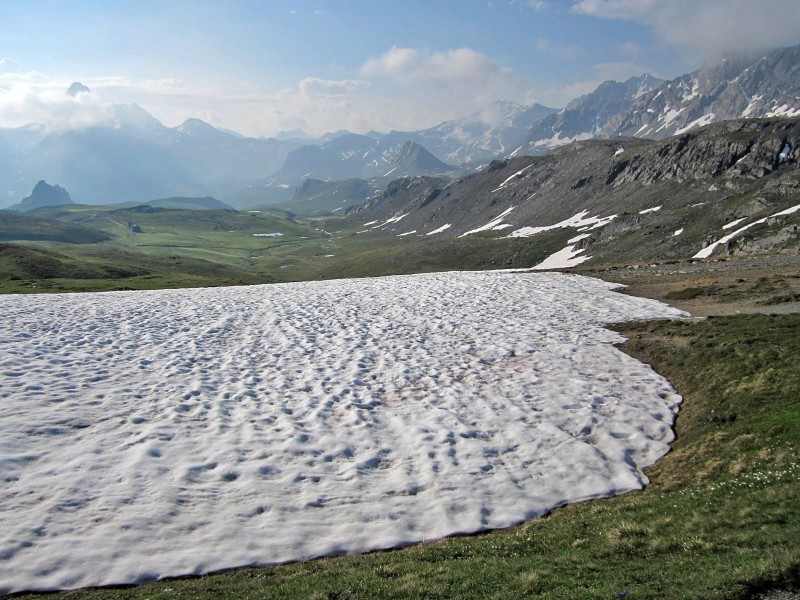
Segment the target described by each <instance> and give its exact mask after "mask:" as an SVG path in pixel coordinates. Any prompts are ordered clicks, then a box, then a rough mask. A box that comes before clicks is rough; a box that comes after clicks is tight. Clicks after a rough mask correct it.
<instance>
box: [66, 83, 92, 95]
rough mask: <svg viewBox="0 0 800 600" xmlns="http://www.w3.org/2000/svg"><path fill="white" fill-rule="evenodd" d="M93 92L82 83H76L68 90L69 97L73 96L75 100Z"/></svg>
mask: <svg viewBox="0 0 800 600" xmlns="http://www.w3.org/2000/svg"><path fill="white" fill-rule="evenodd" d="M91 91H92V90H90V89H89V88H88V87H86V86H85V85H83V84H82V83H81V82H80V81H76V82H74V83H73V84H72V85H71V86H69V89H68V90H67V95H68V96H72V97H73V98H74V97H75V96H77V95H78V94H83V93H86V94H89V93H91Z"/></svg>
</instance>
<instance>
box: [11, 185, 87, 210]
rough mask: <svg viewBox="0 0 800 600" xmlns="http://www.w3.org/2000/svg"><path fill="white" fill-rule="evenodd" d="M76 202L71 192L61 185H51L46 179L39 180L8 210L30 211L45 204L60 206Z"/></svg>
mask: <svg viewBox="0 0 800 600" xmlns="http://www.w3.org/2000/svg"><path fill="white" fill-rule="evenodd" d="M62 204H74V202H73V201H72V198H71V197H70V195H69V192H68V191H67V190H65V189H64V188H63V187H61V186H60V185H50V184H49V183H47V182H46V181H44V180H41V181H39V182H38V183H37V184H36V185H35V186H34V187H33V190H32V191H31V193H30V195H28V196H25V197H24V198H23V199H22V201H21V202H19V203H17V204H13V205H11V206H9V207H8V210H11V211H17V212H28V211H31V210H34V209H37V208H42V207H43V206H60V205H62Z"/></svg>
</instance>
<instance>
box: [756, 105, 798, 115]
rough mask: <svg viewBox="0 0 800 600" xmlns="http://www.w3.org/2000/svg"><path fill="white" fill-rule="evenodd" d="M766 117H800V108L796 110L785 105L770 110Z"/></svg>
mask: <svg viewBox="0 0 800 600" xmlns="http://www.w3.org/2000/svg"><path fill="white" fill-rule="evenodd" d="M764 116H765V117H797V116H800V108H795V107H792V106H789V105H788V104H784V105H782V106H780V107H777V108H773V109H772V110H770V111H769V112H768V113H767V114H766V115H764Z"/></svg>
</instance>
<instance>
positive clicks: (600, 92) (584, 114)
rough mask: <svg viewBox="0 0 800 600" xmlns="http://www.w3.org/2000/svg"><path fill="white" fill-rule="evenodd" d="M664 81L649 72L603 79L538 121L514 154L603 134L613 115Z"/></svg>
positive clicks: (540, 150) (553, 146) (533, 151)
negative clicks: (594, 87)
mask: <svg viewBox="0 0 800 600" xmlns="http://www.w3.org/2000/svg"><path fill="white" fill-rule="evenodd" d="M663 83H664V81H663V80H661V79H658V78H656V77H653V76H652V75H646V74H645V75H641V76H639V77H631V78H630V79H628V80H626V81H623V82H621V83H620V82H618V81H606V82H604V83H601V84H600V85H599V86H598V87H597V89H596V90H594V91H593V92H591V93H589V94H586V95H584V96H581V97H580V98H576V99H575V100H573V101H572V102H570V103H569V104H568V105H567V106H566V108H564V110H562V111H560V112H558V113H556V114H552V115H549V116H547V117H545V118H543V119H541V120H540V121H538V122H537V123H535V124H534V125H533V127H532V128H531V130H530V133H529V135H528V138H527V140H526V141H525V143H524V144H523V145H522V146H521V147H520V148H518V149H517V150H515V151H514V152H512V153H511V155H516V154H531V153H541V152H542V151H546V150H549V149H551V148H555V147H557V146H562V145H564V144H568V143H570V142H573V141H575V140H583V139H588V138H593V137H602V136H599V135H598V133H599V132H601V131H602V128H603V126H604V125H605V124H606V123H607V122H608V121H609V120H610V119H612V118H613V117H614V116H615V115H617V114H618V113H620V112H622V111H624V110H626V109H628V108H629V107H630V106H631V104H632V103H633V102H634V101H635V100H636V99H637V98H641V97H642V96H644V95H646V94H647V93H648V92H650V91H651V90H653V89H655V88H657V87H659V86H660V85H661V84H663Z"/></svg>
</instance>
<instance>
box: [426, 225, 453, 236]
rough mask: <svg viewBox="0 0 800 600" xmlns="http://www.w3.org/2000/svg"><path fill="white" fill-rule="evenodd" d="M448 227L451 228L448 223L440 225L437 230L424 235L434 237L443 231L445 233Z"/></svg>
mask: <svg viewBox="0 0 800 600" xmlns="http://www.w3.org/2000/svg"><path fill="white" fill-rule="evenodd" d="M450 227H451V224H450V223H448V224H447V225H442V226H441V227H439V228H438V229H434V230H433V231H429V232H428V233H426V234H425V235H434V234H436V233H442V232H443V231H447V230H448V229H450Z"/></svg>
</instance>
